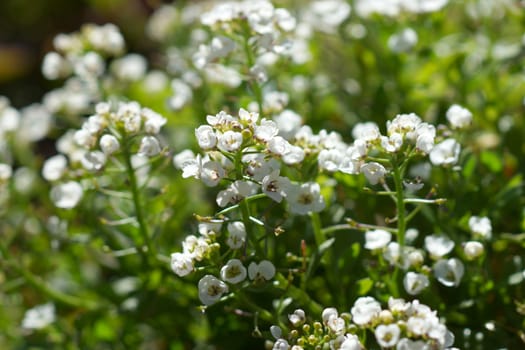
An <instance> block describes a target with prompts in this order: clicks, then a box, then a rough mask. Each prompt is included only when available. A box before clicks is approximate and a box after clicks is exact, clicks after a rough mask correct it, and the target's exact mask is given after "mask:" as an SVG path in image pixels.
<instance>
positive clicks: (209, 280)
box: [198, 275, 228, 305]
mask: <svg viewBox="0 0 525 350" xmlns="http://www.w3.org/2000/svg"><path fill="white" fill-rule="evenodd" d="M198 288H199V299H200V300H201V302H202V303H203V304H204V305H212V304H214V303H216V302H217V301H218V300H219V299H220V298H221V297H222V295H223V294H224V293H227V292H228V286H227V285H226V283H224V282H223V281H221V280H219V279H218V278H216V277H215V276H212V275H206V276H204V277H202V278H201V279H200V280H199V285H198Z"/></svg>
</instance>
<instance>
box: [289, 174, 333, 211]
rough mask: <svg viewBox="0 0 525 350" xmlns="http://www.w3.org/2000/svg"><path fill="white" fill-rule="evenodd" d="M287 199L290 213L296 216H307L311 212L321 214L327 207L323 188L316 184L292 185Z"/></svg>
mask: <svg viewBox="0 0 525 350" xmlns="http://www.w3.org/2000/svg"><path fill="white" fill-rule="evenodd" d="M287 199H288V203H289V204H290V211H291V212H292V213H294V214H299V215H306V214H308V213H309V212H320V211H321V210H323V209H324V207H325V203H324V199H323V197H322V196H321V187H320V186H319V184H318V183H315V182H307V183H303V184H300V185H292V186H291V187H290V191H289V193H288V196H287Z"/></svg>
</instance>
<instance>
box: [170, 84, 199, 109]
mask: <svg viewBox="0 0 525 350" xmlns="http://www.w3.org/2000/svg"><path fill="white" fill-rule="evenodd" d="M171 90H172V91H173V95H172V96H171V97H170V98H169V100H168V104H169V106H170V107H171V108H172V109H173V110H175V111H178V110H180V109H182V108H183V107H184V106H185V105H186V104H187V103H188V102H190V101H191V100H192V99H193V91H192V90H191V86H189V85H188V84H187V83H186V82H185V81H184V80H182V79H173V80H172V81H171Z"/></svg>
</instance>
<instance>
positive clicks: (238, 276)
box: [0, 0, 523, 350]
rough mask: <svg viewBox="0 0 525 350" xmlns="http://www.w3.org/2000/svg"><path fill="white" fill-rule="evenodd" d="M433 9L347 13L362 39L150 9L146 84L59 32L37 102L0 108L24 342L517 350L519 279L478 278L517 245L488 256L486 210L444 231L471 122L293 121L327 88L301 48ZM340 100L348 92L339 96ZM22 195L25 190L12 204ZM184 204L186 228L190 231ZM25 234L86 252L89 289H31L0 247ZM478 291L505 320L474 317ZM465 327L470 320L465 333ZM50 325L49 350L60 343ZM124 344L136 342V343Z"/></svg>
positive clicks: (134, 58) (126, 62)
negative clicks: (47, 151) (503, 338)
mask: <svg viewBox="0 0 525 350" xmlns="http://www.w3.org/2000/svg"><path fill="white" fill-rule="evenodd" d="M446 4H447V1H441V2H431V1H428V2H418V3H417V4H416V3H415V2H410V1H399V2H396V3H395V4H394V3H392V4H391V5H390V6H387V5H385V4H384V3H381V2H375V1H369V2H365V1H356V2H354V3H353V5H354V9H355V10H356V11H357V15H358V16H360V17H359V18H363V20H362V21H363V23H364V24H362V23H360V22H359V23H357V22H356V23H354V22H353V19H352V18H353V17H350V16H351V13H352V7H351V6H350V4H349V3H347V2H345V1H342V0H334V1H312V2H305V4H304V5H305V6H303V7H300V8H292V7H290V8H289V9H287V8H284V7H280V6H278V5H277V4H275V5H274V4H272V3H271V2H269V1H266V0H261V1H240V2H218V3H214V2H210V3H208V2H205V3H188V4H186V6H185V7H181V8H178V7H175V6H167V5H166V6H164V7H161V8H160V9H159V10H158V11H157V12H155V13H154V14H153V16H152V18H151V19H150V22H149V24H148V27H147V30H148V33H149V35H150V36H151V37H152V38H153V39H155V40H157V41H159V42H161V43H162V44H163V45H164V46H165V47H166V55H165V60H164V61H163V62H164V63H165V66H158V67H155V69H151V68H148V62H147V60H146V59H145V58H144V57H142V56H140V55H137V54H126V49H125V42H124V38H123V36H122V34H121V33H120V31H119V30H118V28H117V27H116V26H114V25H111V24H106V25H100V26H99V25H94V24H93V25H85V26H83V27H82V28H81V30H80V31H79V32H75V33H71V34H61V35H59V36H57V37H56V38H55V41H54V48H55V51H53V52H50V53H48V54H47V55H46V56H45V58H44V62H43V68H42V71H43V74H44V75H45V76H46V77H47V78H49V79H53V80H62V81H63V82H64V84H63V86H61V87H59V88H57V89H55V90H53V91H51V92H49V93H48V94H47V95H46V96H45V97H44V99H43V104H42V105H34V106H32V107H30V108H27V109H24V110H21V111H18V110H16V109H15V108H13V107H11V106H10V105H9V102H8V100H7V99H3V100H2V101H1V104H0V130H1V133H2V135H3V136H4V138H3V139H5V142H4V143H3V144H2V163H1V164H0V186H2V188H1V190H2V197H1V198H0V199H1V200H2V206H3V208H5V209H3V210H2V216H3V217H4V218H6V220H5V223H3V224H2V225H3V226H2V227H3V230H4V231H5V232H6V235H7V237H8V239H6V240H5V242H4V243H3V244H1V245H0V247H1V255H2V260H3V262H2V264H4V265H5V267H6V269H7V271H8V272H7V273H6V274H4V275H3V276H4V277H5V276H7V277H11V276H19V278H21V279H22V280H23V283H26V284H28V285H30V286H31V288H34V289H35V290H38V291H39V292H41V293H42V295H43V296H45V298H46V299H45V300H42V303H41V304H40V305H35V307H33V308H30V309H29V310H28V311H27V312H25V314H24V315H23V317H21V318H22V321H21V328H22V330H23V331H24V332H26V334H29V335H32V334H33V335H34V334H37V333H38V332H39V330H40V331H42V332H43V331H45V330H46V329H48V328H49V327H52V325H53V324H56V323H59V322H60V321H59V320H60V318H61V316H64V315H68V312H69V311H68V310H73V311H72V312H78V313H79V314H81V315H82V317H80V319H79V320H78V321H77V326H76V327H77V328H86V329H88V330H89V329H90V328H89V327H90V323H91V322H92V320H97V321H96V323H95V326H94V327H93V329H91V330H90V331H88V332H92V333H93V334H95V335H96V337H95V338H94V339H95V340H89V341H92V343H89V341H88V340H83V341H80V343H77V345H79V344H83V345H86V346H95V345H98V341H100V342H106V343H108V342H109V343H111V342H115V341H116V338H117V335H116V333H117V332H122V333H133V332H138V333H137V334H140V332H139V331H138V329H142V330H144V329H145V330H146V331H145V332H146V333H147V334H148V336H145V338H148V337H149V338H148V339H150V338H151V339H171V341H173V344H172V347H169V345H168V343H169V342H170V341H169V340H167V341H165V342H163V341H161V340H159V341H158V343H155V341H153V342H152V343H151V344H153V343H155V344H156V345H151V346H153V348H159V349H160V348H173V349H178V348H181V347H187V346H189V345H188V344H190V343H196V344H199V343H201V344H202V343H206V342H207V341H208V340H207V339H206V333H207V332H208V333H212V334H213V335H214V336H210V338H212V340H216V341H217V340H218V339H220V338H222V337H229V333H230V332H232V331H234V330H237V329H239V328H241V329H242V330H243V331H244V332H245V333H246V335H245V337H244V338H242V339H243V340H241V341H239V343H238V344H237V343H235V344H236V345H235V346H239V347H240V348H243V347H245V346H247V345H246V344H243V343H242V341H248V340H247V339H250V338H249V337H253V338H254V339H257V341H258V342H257V344H258V346H260V347H262V346H263V343H264V345H265V346H266V347H267V348H273V349H296V350H297V349H378V348H380V349H399V350H405V349H453V348H471V345H472V344H474V345H472V346H473V347H472V348H476V347H475V346H478V345H479V346H482V345H480V344H484V343H483V341H484V339H483V337H484V334H485V333H486V332H487V331H488V332H494V331H496V330H497V332H498V333H497V334H498V335H502V334H513V335H514V336H515V338H516V341H519V340H517V339H518V337H516V336H520V335H521V336H523V331H520V330H517V329H513V328H512V327H510V325H507V324H506V323H504V322H502V321H501V320H500V319H501V318H502V315H512V317H513V319H515V320H519V319H522V318H523V317H522V316H520V315H522V314H523V300H520V298H521V297H520V292H521V289H520V287H519V283H521V281H522V280H523V277H522V272H521V270H520V271H518V274H516V273H513V274H510V276H509V277H508V278H507V277H506V278H503V280H504V282H503V284H500V282H498V281H497V277H496V275H495V274H493V273H492V272H491V271H492V268H493V266H491V264H495V262H491V253H492V252H493V251H494V252H497V251H498V247H500V246H501V245H502V244H505V247H506V246H507V245H509V246H512V245H513V244H514V246H513V248H512V249H513V251H522V245H521V246H520V244H521V243H520V242H521V241H520V238H519V236H518V235H516V237H518V238H516V237H515V236H513V235H507V236H506V238H505V237H503V236H502V238H501V240H499V239H498V240H495V236H496V235H497V234H498V233H497V232H496V231H495V230H494V229H493V225H492V221H491V218H490V216H489V215H488V213H494V211H489V210H488V209H486V210H484V209H483V208H481V209H479V206H477V205H476V206H472V210H468V211H464V212H462V213H461V217H454V216H453V215H449V213H450V212H451V211H454V210H457V211H459V209H457V208H458V207H460V205H459V204H458V202H460V201H465V197H464V196H463V197H462V194H463V191H464V189H461V188H459V187H461V186H465V187H468V186H469V183H468V181H471V182H473V181H474V180H473V175H472V174H473V172H474V170H473V167H475V166H476V165H475V164H474V165H473V162H475V161H476V160H475V159H476V158H474V156H473V155H472V154H473V152H474V150H473V149H474V146H473V145H474V143H473V141H472V139H473V135H475V133H476V132H477V131H476V129H475V128H476V125H475V124H476V123H475V119H476V115H474V114H473V113H472V112H471V111H470V110H469V109H467V108H465V107H463V106H462V105H465V104H466V102H467V101H463V100H461V99H458V100H457V101H452V103H449V104H448V105H447V107H446V109H444V110H443V111H442V113H438V116H437V117H436V118H434V120H431V118H425V117H421V116H419V115H417V114H416V113H413V112H412V111H411V110H407V111H401V112H400V113H394V114H392V115H389V116H381V118H383V119H381V120H382V123H377V122H375V121H370V120H369V121H361V122H356V123H352V125H351V126H345V128H346V129H348V131H347V132H339V131H333V130H330V128H329V127H325V128H322V127H319V123H318V122H314V123H310V120H312V121H315V120H314V119H315V118H316V115H315V113H312V112H311V111H314V110H315V108H317V107H316V106H315V104H316V102H314V103H313V104H312V105H311V106H310V107H309V108H310V111H309V108H307V107H304V102H305V101H306V100H308V99H310V98H311V97H312V96H313V98H314V100H315V101H317V100H319V101H322V100H324V99H328V97H327V96H328V95H330V94H329V93H327V91H329V90H330V84H329V83H328V82H327V80H328V77H327V76H326V75H321V74H317V71H316V69H315V68H316V67H315V66H312V65H309V64H310V62H311V61H313V60H314V57H315V55H319V53H316V52H315V50H314V49H315V48H317V49H318V50H319V47H316V40H317V39H319V40H320V38H326V37H323V35H326V36H328V37H331V38H333V37H337V35H341V36H344V35H347V34H348V33H350V34H349V35H351V36H352V37H353V39H355V40H357V39H359V38H362V37H363V35H366V29H367V28H366V26H365V24H367V25H369V26H370V27H372V26H373V25H375V24H374V23H375V22H374V21H377V22H378V23H380V22H381V20H380V19H379V18H377V17H373V18H372V19H366V18H368V16H371V15H372V14H373V13H379V14H382V15H387V16H401V15H403V14H406V15H410V14H412V15H414V16H416V15H418V14H426V13H431V12H434V11H439V10H442V9H443V7H444V6H445V5H446ZM445 8H446V7H445ZM194 19H198V21H194ZM367 21H368V22H367ZM345 26H346V27H345ZM183 30H184V31H186V33H187V35H186V36H182V35H181V37H180V38H178V37H177V38H176V35H175V33H178V32H182V31H183ZM343 32H344V33H347V34H344V35H343ZM318 35H320V37H319V36H318ZM417 40H418V39H417V34H416V33H415V32H414V30H412V29H411V28H408V29H406V30H404V31H402V32H399V33H394V34H393V35H392V36H391V37H390V38H389V40H388V42H387V45H386V46H387V47H388V49H389V50H390V51H391V52H393V53H394V54H395V55H404V54H407V55H408V54H409V53H410V52H411V50H413V48H414V46H415V45H417ZM173 43H176V44H177V45H174V44H173ZM359 57H360V56H359ZM363 57H364V58H363V61H362V62H360V64H363V65H366V64H369V62H368V63H367V60H370V57H369V56H367V55H366V54H365V55H364V56H363ZM385 79H386V78H385ZM366 83H367V82H363V86H365V85H366ZM343 85H344V86H345V89H346V91H347V92H349V93H350V94H355V93H358V92H357V91H358V90H359V89H360V87H359V82H356V81H355V80H354V81H349V80H346V81H344V84H343ZM158 100H161V103H160V104H159V103H158ZM150 103H151V106H150V105H149V104H150ZM326 108H328V109H330V107H326ZM319 111H320V112H322V108H320V109H319ZM188 117H189V118H190V119H191V120H192V121H194V123H191V122H190V126H189V127H187V126H185V125H184V122H181V120H182V119H183V118H188ZM177 118H179V119H177ZM53 123H55V124H53ZM350 130H351V131H350ZM188 134H190V136H188ZM46 135H52V136H51V137H52V138H54V139H56V142H55V150H56V154H54V155H52V156H49V157H47V158H46V159H45V160H43V161H41V162H39V157H38V156H35V155H29V156H27V155H24V152H23V151H21V150H20V148H23V147H25V150H27V149H29V147H28V145H30V144H31V142H36V141H38V140H40V139H42V138H44V137H45V136H46ZM181 135H184V136H181ZM22 136H23V137H24V138H23V139H22V138H21V137H22ZM190 139H192V140H190ZM21 140H23V141H21ZM484 154H485V153H484ZM487 154H488V153H487ZM485 157H489V156H485ZM473 159H474V160H473ZM482 161H483V160H482ZM493 161H494V160H493ZM483 162H485V163H487V164H489V163H490V162H487V161H486V159H485V160H484V161H483ZM35 169H38V171H35ZM175 171H176V172H175ZM36 178H41V179H42V180H44V181H40V182H39V183H38V184H37V186H38V187H39V188H37V189H31V186H30V184H31V183H32V182H35V180H34V179H36ZM181 178H182V179H181ZM520 181H521V178H520V177H515V178H514V179H513V180H512V181H510V184H509V186H510V187H508V191H510V193H514V192H515V188H519V186H520V185H519V184H518V185H517V183H520ZM201 184H202V185H203V186H200V185H201ZM35 193H46V195H45V198H46V199H38V200H39V201H42V202H43V203H44V204H46V205H47V204H52V205H53V206H54V207H53V208H51V206H48V207H45V209H43V210H42V211H41V212H38V213H35V214H34V216H27V214H24V215H22V214H21V209H20V208H19V207H17V206H16V205H15V203H14V201H13V200H12V199H11V198H16V197H18V198H20V199H21V200H23V201H25V202H29V201H31V200H34V197H32V196H36V195H35ZM505 193H507V192H504V193H503V195H505ZM503 195H502V196H503ZM37 198H39V197H37ZM513 198H514V197H513ZM192 206H193V207H192ZM195 207H198V209H199V210H202V212H195V213H193V215H191V216H190V215H189V213H190V211H191V210H194V209H193V208H195ZM189 208H191V209H189ZM26 216H27V217H26ZM31 225H32V226H31ZM20 226H23V227H24V229H23V230H20V229H19V228H18V227H20ZM35 227H36V228H35ZM31 230H32V231H33V232H40V231H44V232H46V234H47V235H48V236H49V241H50V243H51V246H52V248H53V249H54V250H55V251H56V253H57V254H58V255H60V256H64V261H69V260H68V259H69V258H72V259H74V255H73V253H74V252H75V254H76V253H77V251H76V250H75V249H77V248H74V246H75V247H76V245H80V247H87V248H86V249H84V248H82V250H81V251H82V254H81V256H82V260H86V261H88V262H90V263H89V264H86V266H84V265H82V264H81V265H82V267H81V268H80V270H79V271H78V272H77V275H80V276H86V277H81V278H80V280H81V281H88V282H89V283H90V284H91V287H90V286H86V287H80V286H79V284H78V283H77V282H75V283H71V285H69V284H68V283H65V282H63V281H62V282H60V281H59V282H57V281H50V280H49V279H47V278H45V277H44V278H40V277H39V276H37V274H36V273H34V272H32V270H34V271H36V270H35V269H36V267H37V266H35V262H34V261H32V260H30V261H29V262H24V261H23V260H22V259H18V258H17V257H16V251H17V249H18V247H21V246H23V244H24V243H22V242H21V241H20V242H19V241H18V239H19V237H20V239H21V237H22V236H23V234H25V233H24V232H26V231H27V232H30V231H31ZM84 231H88V233H84ZM493 231H494V232H493ZM509 237H511V238H509ZM502 242H504V243H502ZM509 242H510V243H509ZM512 242H514V243H512ZM520 249H521V250H520ZM86 251H88V254H90V255H84V254H86ZM35 254H36V253H35ZM35 256H36V255H35ZM515 256H516V257H519V255H515ZM66 257H67V258H66ZM518 260H519V259H517V258H514V264H515V265H519V264H521V260H519V261H518ZM58 261H59V262H61V261H62V260H58ZM93 265H96V266H97V267H93ZM89 271H91V272H89ZM496 271H497V272H498V273H499V272H501V271H500V268H496ZM90 273H91V275H90ZM89 276H91V277H89ZM520 278H521V279H520ZM107 281H110V282H111V287H108V286H106V283H107ZM516 281H517V282H516ZM496 284H498V288H499V289H498V291H495V285H496ZM516 285H518V286H517V287H516V289H513V288H514V287H513V286H516ZM11 288H12V289H13V290H16V289H17V288H18V285H17V284H16V283H14V282H13V286H9V288H7V287H6V289H7V290H8V291H9V290H11ZM498 293H499V294H498ZM496 295H503V299H504V301H503V303H504V305H505V307H506V308H507V309H508V312H507V311H505V312H494V313H493V314H491V313H490V312H487V311H486V310H485V306H484V303H486V302H487V301H488V300H492V299H493V298H494V297H495V296H496ZM157 302H158V303H157ZM509 305H514V306H515V308H511V307H510V306H509ZM108 310H109V311H108ZM173 310H176V311H173ZM197 310H198V311H199V312H200V313H201V314H199V313H197V312H195V311H197ZM121 312H124V313H126V316H123V319H118V321H116V318H115V316H114V315H115V314H116V313H121ZM174 312H176V313H181V314H185V315H187V316H188V319H191V320H193V321H191V322H190V321H188V320H180V319H177V320H175V319H174V317H175V316H173V313H174ZM477 313H480V314H483V315H484V317H487V318H485V319H482V320H469V319H468V317H467V316H465V315H472V314H477ZM487 315H488V316H487ZM126 317H128V318H126ZM520 317H521V318H520ZM195 320H200V321H195ZM203 320H204V321H203ZM239 320H242V321H239ZM186 321H188V322H186ZM244 321H246V322H244ZM199 322H200V323H199ZM239 322H241V323H243V326H239ZM121 323H126V324H127V323H129V325H127V326H124V325H121ZM202 323H205V325H203V324H202ZM115 324H118V326H115ZM196 324H199V325H196ZM500 324H501V325H502V326H500ZM113 326H115V327H117V329H120V330H119V331H112V330H111V328H112V327H113ZM60 327H62V328H60ZM60 327H58V328H56V332H55V334H54V336H50V339H51V340H49V341H50V342H53V341H55V342H56V343H60V342H62V344H66V343H67V340H64V339H67V336H63V337H61V336H58V335H57V334H61V332H64V334H67V327H66V326H60ZM119 327H120V328H119ZM126 327H128V328H126ZM128 329H131V330H132V332H129V331H127V330H128ZM472 329H474V330H475V331H476V334H475V335H474V336H472V337H471V334H472ZM171 332H175V334H173V333H171ZM50 334H52V333H50ZM188 334H190V336H188ZM53 337H54V338H53ZM80 338H82V337H80ZM53 339H54V340H53ZM57 339H58V340H57ZM173 339H178V341H177V340H173ZM181 339H182V340H181ZM260 339H264V340H265V342H263V341H260ZM71 342H73V340H71ZM514 343H515V342H514ZM514 343H513V344H514ZM122 344H123V346H126V345H127V346H138V344H142V346H149V345H144V344H148V343H147V342H146V340H144V339H142V338H141V336H140V335H138V336H136V338H134V337H133V336H130V337H129V338H125V340H123V343H122ZM177 346H179V347H177Z"/></svg>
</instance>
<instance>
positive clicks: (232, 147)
mask: <svg viewBox="0 0 525 350" xmlns="http://www.w3.org/2000/svg"><path fill="white" fill-rule="evenodd" d="M241 145H242V134H241V133H240V132H236V131H231V130H228V131H226V132H225V133H224V134H220V135H219V136H218V143H217V147H219V149H220V150H221V151H224V152H235V151H237V150H239V149H240V148H241Z"/></svg>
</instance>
